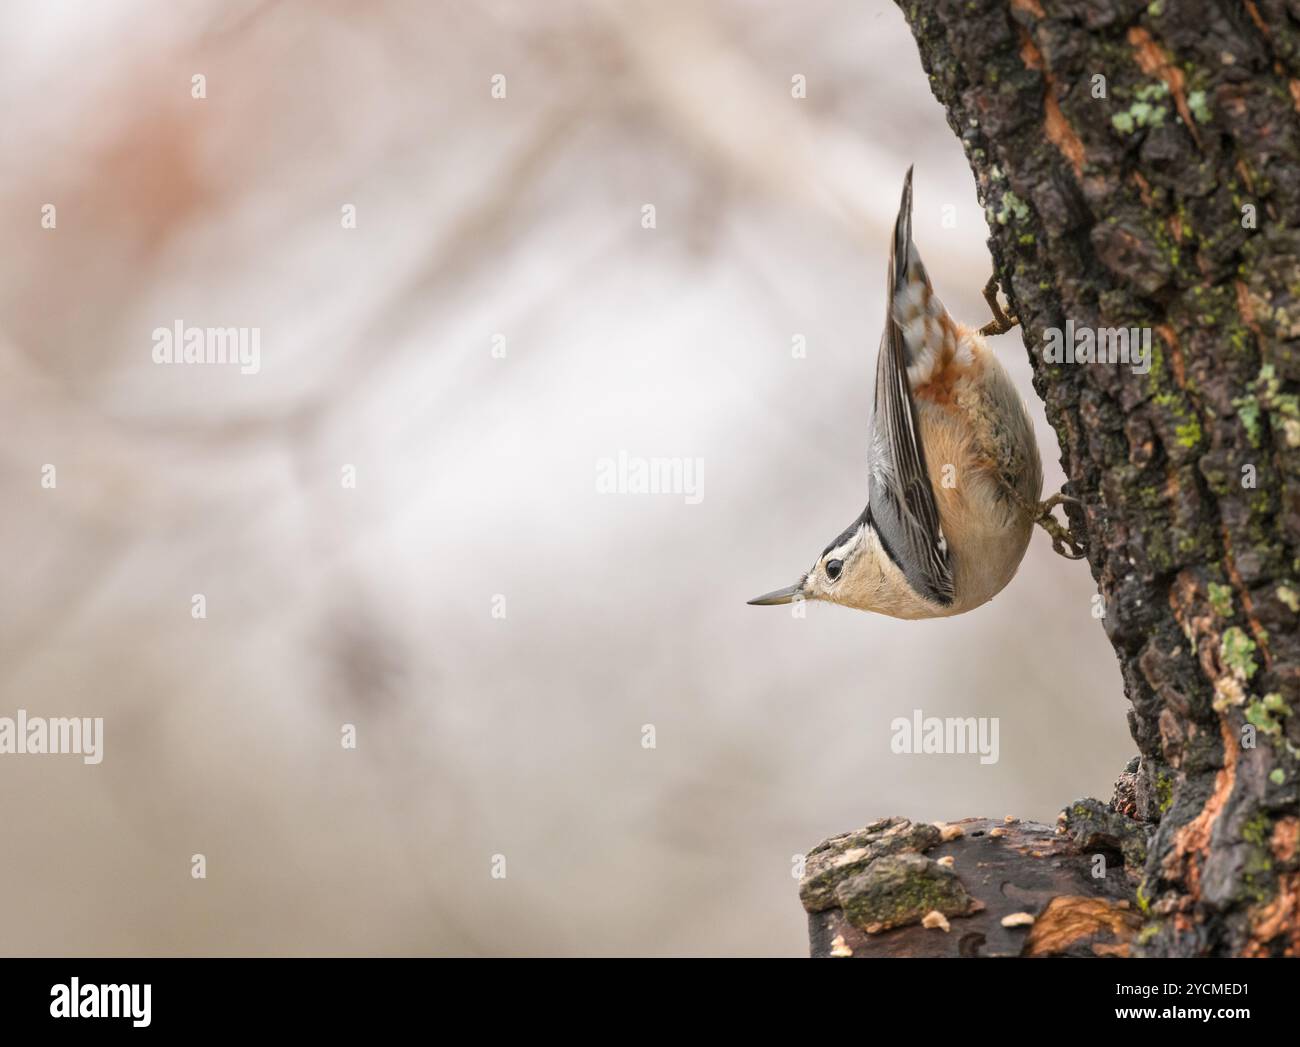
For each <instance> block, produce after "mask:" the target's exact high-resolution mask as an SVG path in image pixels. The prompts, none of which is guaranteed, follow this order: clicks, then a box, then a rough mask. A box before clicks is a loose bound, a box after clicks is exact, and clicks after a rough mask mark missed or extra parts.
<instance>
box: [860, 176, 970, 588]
mask: <svg viewBox="0 0 1300 1047" xmlns="http://www.w3.org/2000/svg"><path fill="white" fill-rule="evenodd" d="M922 291H924V292H927V293H932V292H930V291H929V280H928V278H927V277H926V275H925V270H924V268H922V266H921V259H920V256H919V255H918V254H917V253H916V248H915V247H914V246H913V245H912V171H911V169H910V168H909V169H908V172H907V179H906V181H905V182H904V183H903V199H902V202H901V204H900V205H899V209H898V220H897V221H896V222H895V224H894V241H893V243H892V244H891V246H890V250H889V284H888V288H887V292H886V303H885V333H884V336H883V337H882V338H881V341H880V354H879V356H878V357H877V360H876V406H875V413H874V415H873V417H872V423H871V451H872V455H871V474H870V479H869V481H868V502H867V511H868V513H869V515H870V519H871V522H872V524H873V526H874V527H875V529H876V533H877V534H878V535H879V537H880V541H881V544H882V545H884V547H885V550H886V551H887V552H888V553H889V556H890V558H891V559H892V560H893V561H894V563H895V564H896V565H897V566H898V568H899V570H901V571H902V572H903V575H904V577H905V578H906V579H907V581H908V584H910V585H911V586H912V588H913V589H914V590H915V591H916V592H917V593H918V594H919V595H921V596H923V597H925V598H926V599H928V600H932V601H934V602H935V603H939V604H943V605H945V606H946V605H948V604H951V603H952V600H953V580H952V568H951V565H950V563H949V559H948V543H947V542H946V541H945V539H944V536H943V530H942V529H941V527H940V525H939V510H938V507H937V506H936V505H935V500H934V490H933V488H932V487H931V485H930V476H929V473H928V472H927V471H926V467H925V448H924V447H922V446H921V438H920V433H919V430H918V426H917V421H916V406H915V404H914V403H913V401H912V389H911V384H910V383H909V381H908V376H907V366H908V364H909V363H910V362H911V361H910V359H909V354H908V346H907V339H906V338H905V336H904V331H903V328H902V327H901V326H900V325H899V319H898V315H897V312H898V311H897V310H896V305H897V304H898V301H899V299H900V296H902V297H905V296H908V295H911V296H913V297H915V296H916V295H917V294H918V293H921V292H922ZM936 301H937V300H936ZM939 308H942V307H941V306H940V307H939Z"/></svg>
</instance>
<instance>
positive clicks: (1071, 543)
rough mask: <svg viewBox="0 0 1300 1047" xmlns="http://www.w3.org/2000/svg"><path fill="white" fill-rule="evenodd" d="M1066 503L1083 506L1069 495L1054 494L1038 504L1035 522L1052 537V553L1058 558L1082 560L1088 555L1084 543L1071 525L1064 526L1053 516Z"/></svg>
mask: <svg viewBox="0 0 1300 1047" xmlns="http://www.w3.org/2000/svg"><path fill="white" fill-rule="evenodd" d="M1066 503H1068V504H1070V505H1082V504H1083V503H1082V502H1080V501H1079V499H1077V498H1072V497H1071V496H1070V495H1068V494H1054V495H1052V497H1050V498H1048V499H1046V500H1044V501H1041V502H1039V503H1038V515H1037V516H1036V517H1035V518H1034V522H1035V523H1036V524H1038V526H1040V527H1041V528H1042V529H1043V530H1044V531H1046V532H1047V533H1048V534H1049V535H1051V538H1052V551H1053V552H1055V553H1056V554H1057V555H1058V556H1064V557H1065V558H1066V559H1067V560H1082V559H1083V558H1084V556H1085V555H1087V550H1086V549H1084V547H1083V543H1082V542H1081V541H1079V539H1078V537H1077V536H1076V535H1075V533H1074V532H1073V531H1072V530H1070V526H1069V524H1062V523H1061V522H1060V521H1059V520H1057V519H1056V517H1055V516H1053V515H1052V510H1053V509H1055V508H1056V507H1057V506H1058V505H1064V504H1066Z"/></svg>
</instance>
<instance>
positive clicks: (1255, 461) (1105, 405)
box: [805, 0, 1300, 956]
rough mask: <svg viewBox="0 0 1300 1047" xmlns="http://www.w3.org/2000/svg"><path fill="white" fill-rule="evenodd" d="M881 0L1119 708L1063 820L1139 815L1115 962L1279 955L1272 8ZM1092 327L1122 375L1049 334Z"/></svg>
mask: <svg viewBox="0 0 1300 1047" xmlns="http://www.w3.org/2000/svg"><path fill="white" fill-rule="evenodd" d="M900 6H901V7H902V8H903V11H904V13H905V15H906V17H907V19H908V21H909V23H910V24H911V26H912V30H913V33H914V34H915V36H916V39H917V42H918V44H919V46H920V52H921V61H922V64H923V65H924V67H925V70H926V72H928V73H929V75H930V83H931V86H932V88H933V90H934V93H935V96H936V97H937V98H938V100H939V101H940V102H941V103H942V104H943V106H944V108H945V109H946V111H947V115H948V122H949V124H950V125H951V126H952V128H953V130H954V131H955V132H956V133H957V135H958V136H959V137H960V138H961V140H962V144H963V146H964V148H965V150H966V154H967V156H968V158H969V160H970V164H971V168H972V170H973V171H974V173H975V177H976V181H977V184H978V190H979V194H980V197H981V201H982V203H983V204H984V206H985V209H986V214H987V217H988V222H989V227H990V228H991V230H992V237H991V239H990V240H989V245H990V248H991V250H992V254H993V259H994V266H995V272H996V273H997V275H998V277H999V279H1000V281H1001V284H1002V288H1003V290H1004V292H1005V293H1006V296H1007V298H1008V300H1009V302H1010V305H1011V309H1012V310H1013V311H1014V312H1015V313H1016V314H1017V315H1018V316H1019V318H1020V320H1021V324H1022V329H1023V334H1024V339H1025V343H1026V346H1027V348H1028V350H1029V353H1030V357H1031V359H1032V362H1033V368H1034V386H1035V388H1036V389H1037V391H1038V393H1039V395H1040V396H1041V397H1042V399H1043V402H1044V404H1045V405H1046V410H1047V417H1048V419H1049V421H1050V422H1051V424H1052V426H1053V427H1054V428H1055V430H1056V432H1057V435H1058V436H1059V438H1060V443H1061V447H1062V451H1063V456H1064V461H1063V466H1064V468H1065V472H1066V475H1067V477H1068V485H1067V492H1068V493H1069V494H1072V495H1074V496H1075V497H1077V498H1078V499H1080V501H1081V503H1082V506H1081V512H1080V509H1079V508H1075V507H1071V510H1070V518H1071V521H1072V523H1073V524H1074V526H1075V528H1076V529H1079V530H1082V531H1084V533H1085V534H1086V536H1087V548H1088V562H1089V564H1090V566H1091V569H1092V573H1093V577H1094V578H1095V579H1096V581H1097V584H1098V589H1099V593H1100V597H1101V599H1100V601H1099V604H1098V613H1102V612H1104V618H1103V624H1104V626H1105V629H1106V633H1107V635H1108V636H1109V637H1110V639H1111V642H1112V644H1113V645H1114V647H1115V653H1116V655H1117V656H1118V658H1119V661H1120V666H1121V668H1122V671H1123V677H1124V684H1125V691H1126V693H1127V696H1128V698H1129V701H1130V702H1131V703H1132V710H1131V711H1130V713H1129V714H1128V719H1129V726H1130V729H1131V731H1132V734H1133V738H1134V740H1135V741H1136V743H1137V747H1138V751H1139V753H1140V754H1141V757H1140V765H1139V766H1137V767H1136V768H1134V770H1135V773H1134V774H1133V775H1132V778H1131V780H1130V781H1129V782H1128V783H1127V785H1126V788H1125V792H1126V796H1125V797H1124V798H1123V799H1122V801H1121V802H1120V803H1117V804H1112V805H1111V806H1110V807H1108V808H1103V807H1102V805H1099V804H1096V802H1095V801H1087V802H1085V805H1072V806H1071V808H1069V809H1067V811H1066V814H1065V817H1064V821H1063V823H1062V827H1063V828H1064V829H1065V830H1066V831H1065V836H1066V837H1067V838H1068V839H1070V840H1071V841H1072V845H1073V846H1074V848H1075V850H1076V852H1077V853H1079V854H1080V855H1082V854H1083V853H1084V852H1085V851H1086V849H1087V847H1088V846H1089V845H1092V846H1098V840H1099V839H1102V838H1103V837H1105V839H1106V840H1109V843H1108V844H1103V845H1101V846H1102V848H1103V852H1107V851H1109V852H1110V853H1112V854H1113V853H1114V850H1115V845H1117V844H1122V843H1124V842H1125V841H1129V842H1131V841H1132V840H1133V838H1134V830H1133V827H1135V826H1140V825H1141V824H1142V823H1149V826H1150V833H1149V846H1143V847H1136V846H1134V847H1129V848H1128V850H1126V851H1123V854H1122V857H1123V858H1124V859H1125V860H1126V863H1127V868H1128V871H1129V873H1130V875H1131V879H1132V883H1133V885H1134V887H1135V890H1134V892H1133V894H1134V900H1135V902H1136V912H1137V913H1138V915H1140V917H1141V921H1142V926H1141V928H1140V930H1139V931H1138V932H1137V933H1136V934H1134V935H1132V936H1131V939H1130V941H1129V946H1128V951H1129V952H1130V954H1132V955H1177V956H1183V955H1209V954H1228V955H1247V956H1259V955H1300V846H1298V841H1300V817H1298V816H1297V814H1298V810H1300V774H1298V766H1297V754H1298V753H1300V749H1298V748H1297V747H1298V746H1300V715H1293V710H1296V709H1300V635H1298V633H1297V625H1298V624H1300V623H1298V614H1297V612H1300V581H1298V580H1297V576H1300V563H1298V562H1297V552H1298V550H1300V399H1298V397H1297V390H1298V389H1300V116H1298V115H1297V114H1298V112H1300V0H1255V2H1253V3H1252V2H1251V0H1245V2H1244V3H1241V2H1239V0H1154V2H1150V3H1145V2H1141V3H1140V2H1133V0H1073V2H1067V0H931V2H924V3H921V2H911V0H900ZM899 75H900V76H902V75H909V74H908V73H907V72H906V70H905V69H903V68H900V70H899ZM1067 324H1068V325H1069V326H1068V327H1067ZM1119 328H1123V329H1137V330H1138V333H1139V337H1140V332H1141V331H1143V330H1145V331H1148V332H1150V337H1151V353H1150V368H1149V371H1147V372H1146V373H1142V371H1143V368H1142V366H1141V365H1140V363H1139V364H1138V365H1133V364H1125V363H1123V362H1117V363H1100V362H1079V361H1078V360H1074V361H1068V358H1067V360H1062V359H1061V356H1060V354H1059V353H1058V352H1057V350H1058V349H1059V348H1060V341H1058V340H1057V337H1056V336H1055V335H1053V334H1052V333H1051V331H1052V330H1053V329H1054V330H1055V331H1057V332H1061V333H1062V337H1065V336H1068V335H1069V334H1070V333H1071V332H1079V331H1082V330H1083V329H1088V330H1090V331H1092V332H1099V331H1102V330H1103V329H1119ZM1071 344H1078V342H1077V337H1076V340H1075V341H1074V342H1073V343H1071ZM1026 642H1030V641H1029V640H1028V639H1027V640H1026ZM1098 715H1103V714H1102V713H1101V712H1100V711H1099V713H1098ZM1088 804H1090V805H1091V806H1087V805H1088ZM1121 812H1124V813H1127V814H1130V815H1132V816H1133V818H1126V817H1120V815H1121ZM1117 817H1120V822H1118V823H1117V822H1116V821H1115V819H1116V818H1117ZM1098 818H1100V819H1102V820H1103V821H1105V820H1110V822H1112V823H1114V824H1112V826H1111V828H1112V829H1113V830H1114V831H1113V832H1109V833H1107V832H1103V833H1102V835H1101V836H1098V835H1097V833H1096V832H1094V831H1092V830H1093V829H1095V828H1096V826H1095V825H1092V826H1089V825H1088V824H1086V823H1089V822H1095V821H1096V819H1098ZM1122 823H1127V825H1125V824H1122ZM1140 835H1141V836H1142V841H1141V842H1142V843H1144V844H1146V842H1147V841H1146V835H1147V834H1146V833H1145V832H1141V833H1140ZM1121 849H1122V848H1121ZM922 850H923V849H922ZM917 853H920V850H918V851H917ZM811 861H812V856H810V862H811ZM1112 890H1113V885H1112ZM1085 891H1086V888H1085ZM1095 893H1097V894H1099V895H1100V894H1103V893H1105V892H1103V891H1102V890H1101V889H1100V887H1098V888H1097V890H1096V892H1095ZM805 894H806V892H805ZM805 903H806V904H807V897H805ZM961 918H962V917H957V919H961ZM955 929H956V921H955V920H954V930H955ZM929 940H933V936H931V939H929ZM814 945H815V946H816V937H815V936H814ZM814 951H815V952H816V951H819V950H818V949H817V948H816V947H815V949H814ZM914 951H915V952H918V953H920V952H923V951H925V948H924V946H918V947H917V949H916V950H914Z"/></svg>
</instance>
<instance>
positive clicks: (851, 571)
mask: <svg viewBox="0 0 1300 1047" xmlns="http://www.w3.org/2000/svg"><path fill="white" fill-rule="evenodd" d="M866 531H867V524H866V521H864V520H862V519H861V518H859V519H858V520H856V521H854V523H853V524H852V525H851V526H850V527H849V528H848V530H846V531H844V533H843V534H841V535H840V536H839V537H838V538H836V539H835V540H834V541H833V542H831V544H830V545H828V546H827V547H826V548H825V549H824V550H822V554H821V555H820V556H819V557H817V561H816V563H814V564H813V565H812V570H810V571H809V572H808V573H807V574H805V575H804V576H803V577H802V578H800V579H799V581H797V582H795V584H794V585H790V586H786V588H784V589H777V590H775V591H774V592H770V593H764V594H763V595H762V596H756V597H754V599H752V600H750V601H749V602H750V603H751V604H755V605H757V606H760V607H766V606H770V605H772V604H786V603H793V602H794V601H795V600H826V601H829V602H830V603H838V604H844V605H845V606H846V607H859V608H863V609H870V607H869V606H868V605H866V604H864V603H863V602H862V600H863V597H864V595H865V593H866V589H867V588H868V587H867V586H866V584H865V583H866V582H867V580H868V579H869V578H870V576H871V574H872V573H873V572H872V565H871V559H872V558H871V555H870V552H869V548H868V546H869V543H868V542H867V541H866V540H865V539H866Z"/></svg>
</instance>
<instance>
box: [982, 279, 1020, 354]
mask: <svg viewBox="0 0 1300 1047" xmlns="http://www.w3.org/2000/svg"><path fill="white" fill-rule="evenodd" d="M984 301H986V302H988V303H989V308H990V309H991V310H993V319H992V320H990V321H989V322H988V323H986V324H985V325H984V326H983V327H981V328H980V334H982V335H983V336H984V337H985V338H987V337H988V336H989V335H994V334H1006V333H1007V332H1008V331H1010V330H1011V328H1013V327H1015V326H1016V324H1018V323H1020V319H1019V318H1018V317H1015V316H1008V315H1007V314H1006V313H1004V312H1003V311H1002V306H1001V305H999V304H998V278H997V274H996V273H995V274H994V275H992V276H990V277H989V282H988V283H986V284H985V285H984Z"/></svg>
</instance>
